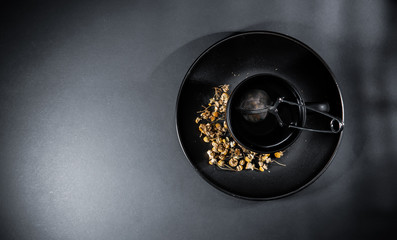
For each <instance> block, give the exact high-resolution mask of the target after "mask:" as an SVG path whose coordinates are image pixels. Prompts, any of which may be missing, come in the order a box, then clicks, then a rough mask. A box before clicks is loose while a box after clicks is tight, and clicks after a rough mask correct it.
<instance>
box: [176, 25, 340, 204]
mask: <svg viewBox="0 0 397 240" xmlns="http://www.w3.org/2000/svg"><path fill="white" fill-rule="evenodd" d="M256 75H270V76H274V77H275V79H280V81H285V82H288V83H289V84H290V85H292V86H295V88H296V89H297V92H298V93H299V95H300V96H301V98H302V99H304V100H305V102H326V103H328V104H329V114H331V115H333V116H336V117H338V118H339V119H341V120H342V121H343V102H342V96H341V93H340V91H339V87H338V85H337V83H336V81H335V78H334V76H333V74H332V72H331V70H330V68H329V67H328V66H327V64H326V63H325V62H324V61H323V60H322V59H321V57H320V56H319V55H318V54H316V53H315V52H314V51H313V50H312V49H311V48H309V47H308V46H307V45H305V44H303V43H302V42H300V41H298V40H296V39H294V38H292V37H290V36H286V35H283V34H280V33H274V32H245V33H239V34H235V35H233V36H230V37H228V38H226V39H223V40H221V41H219V42H217V43H215V44H214V45H212V46H211V47H209V48H208V49H207V50H206V51H205V52H204V53H202V54H201V55H200V56H199V57H198V58H197V59H196V61H195V62H194V63H193V65H192V66H191V67H190V69H189V70H188V72H187V73H186V75H185V78H184V80H183V82H182V84H181V87H180V90H179V95H178V99H177V105H176V128H177V133H178V137H179V141H180V143H181V146H182V149H183V151H184V153H185V155H186V157H187V158H188V159H189V161H190V163H191V164H192V166H193V167H194V168H195V169H196V170H197V172H198V173H199V174H200V175H201V176H202V177H203V178H204V179H205V180H207V181H208V183H210V184H212V185H213V186H214V187H216V188H218V189H220V190H222V191H223V192H226V193H228V194H231V195H233V196H237V197H241V198H245V199H252V200H268V199H275V198H280V197H283V196H287V195H290V194H292V193H295V192H297V191H299V190H301V189H303V188H304V187H306V186H308V185H309V184H310V183H312V182H314V181H315V180H316V179H317V178H318V177H319V176H320V175H321V174H322V173H323V172H324V171H325V169H326V168H327V166H328V165H329V164H330V163H331V160H332V158H333V157H334V155H335V153H336V150H337V148H338V146H339V144H340V141H341V138H342V132H338V133H336V134H324V133H316V132H309V131H302V132H301V133H300V135H299V136H298V137H294V138H295V140H294V142H293V144H291V145H290V146H289V147H288V148H287V149H286V151H285V152H284V156H283V157H282V158H281V159H280V162H282V163H284V164H286V167H283V166H278V165H271V166H270V168H269V171H270V172H257V171H249V170H247V171H241V172H229V171H223V170H220V169H218V168H217V167H216V166H210V165H209V164H208V156H207V154H206V151H207V150H208V149H209V148H210V146H209V144H208V143H204V142H203V141H202V139H200V133H199V131H198V126H197V124H195V118H196V117H197V111H199V110H200V109H201V106H202V105H205V104H207V103H208V99H209V98H210V97H212V96H213V94H214V93H213V87H215V86H219V85H222V84H229V85H230V89H231V91H233V90H234V89H235V87H236V86H237V85H238V84H240V83H241V82H243V81H244V80H245V79H247V78H250V77H251V76H256ZM292 95H293V94H292ZM305 121H306V125H308V126H311V124H313V123H316V122H319V121H318V119H317V117H315V119H313V116H312V115H310V114H307V115H306V120H305Z"/></svg>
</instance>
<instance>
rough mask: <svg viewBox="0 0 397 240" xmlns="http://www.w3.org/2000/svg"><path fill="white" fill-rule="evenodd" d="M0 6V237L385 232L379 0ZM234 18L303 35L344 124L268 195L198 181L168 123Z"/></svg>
mask: <svg viewBox="0 0 397 240" xmlns="http://www.w3.org/2000/svg"><path fill="white" fill-rule="evenodd" d="M0 11H1V21H0V27H1V32H0V34H1V35H0V53H1V54H0V159H1V162H0V188H1V189H0V190H1V194H2V195H1V198H0V223H1V225H0V230H1V239H167V238H168V239H258V238H266V239H335V238H337V239H358V238H360V239H373V238H376V239H380V238H382V239H386V238H389V239H392V238H393V239H394V238H395V237H396V233H395V230H394V227H395V222H397V205H396V203H397V187H396V186H397V178H396V176H395V173H396V171H397V163H396V157H397V148H396V147H395V146H396V145H397V125H396V124H395V122H396V120H397V111H396V110H397V102H396V101H397V91H396V89H397V82H396V77H395V76H396V75H397V68H396V65H397V45H396V44H395V43H396V42H397V28H396V27H395V25H396V22H397V18H396V17H397V6H396V4H395V3H394V1H348V0H346V1H299V2H298V1H292V0H291V1H244V2H237V1H228V2H225V1H221V2H215V1H206V0H202V1H196V2H192V1H172V0H170V1H150V2H149V1H129V2H127V1H125V2H119V1H112V2H110V1H109V2H105V1H90V2H68V3H65V4H63V3H52V2H39V3H36V4H27V3H15V4H14V6H8V5H7V4H4V3H3V4H2V7H1V10H0ZM246 30H270V31H277V32H282V33H285V34H288V35H291V36H293V37H296V38H297V39H299V40H301V41H303V42H304V43H306V44H308V45H309V46H310V47H312V48H313V49H314V50H315V51H316V52H317V53H319V55H320V56H321V57H322V58H323V59H324V60H325V61H326V62H327V63H328V64H329V66H330V68H331V69H332V71H333V72H334V74H335V76H336V79H337V81H338V84H339V86H340V88H341V92H342V95H343V97H344V104H345V123H346V128H345V130H344V136H343V139H342V144H341V147H340V149H339V151H338V153H337V154H336V157H335V159H334V161H333V162H332V164H331V165H330V167H329V168H328V170H327V171H326V172H325V173H324V174H323V175H322V176H321V177H320V178H319V179H318V180H317V181H316V182H315V183H314V184H312V185H310V186H309V187H308V188H306V189H304V190H303V191H300V192H299V193H297V194H294V195H292V196H290V197H287V198H283V199H279V200H274V201H266V202H252V201H247V200H243V199H237V198H234V197H231V196H229V195H226V194H224V193H222V192H220V191H218V190H216V189H215V188H213V187H211V186H210V185H209V184H208V183H206V182H205V181H204V180H203V179H202V178H201V177H200V176H199V175H198V174H197V173H196V172H195V171H194V169H193V168H192V167H191V166H190V164H189V162H188V160H187V159H186V158H185V156H184V155H183V152H182V149H181V147H180V146H179V143H178V139H177V135H176V131H175V111H174V110H175V103H176V97H177V93H178V90H179V86H180V83H181V81H182V79H183V77H184V75H185V73H186V71H187V70H188V68H189V66H190V65H191V63H192V62H193V61H194V60H195V59H196V58H197V56H198V55H199V54H200V53H201V52H202V51H204V50H205V49H206V48H207V47H208V46H210V45H211V44H213V43H214V42H216V41H218V40H220V39H222V38H224V37H226V36H228V35H230V34H231V33H234V32H237V31H246ZM302 151H304V149H302ZM386 236H388V237H386Z"/></svg>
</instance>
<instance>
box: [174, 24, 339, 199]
mask: <svg viewBox="0 0 397 240" xmlns="http://www.w3.org/2000/svg"><path fill="white" fill-rule="evenodd" d="M254 34H263V35H275V36H278V37H282V38H285V39H288V40H291V41H293V42H296V43H297V44H299V45H300V46H302V47H304V48H305V49H307V50H308V51H309V52H311V53H312V54H313V55H314V56H315V57H316V58H317V59H318V60H320V62H321V63H322V64H323V66H325V68H326V69H327V70H328V72H329V73H330V75H331V77H332V80H333V81H334V84H335V86H336V88H337V90H338V94H339V98H340V104H341V110H342V112H341V113H342V114H341V115H342V116H341V120H342V122H343V123H344V122H345V107H344V104H343V97H342V93H341V90H340V87H339V85H338V83H337V82H336V77H335V74H334V73H333V72H332V71H331V68H330V67H329V66H328V64H327V63H326V62H325V61H324V60H323V59H322V57H320V55H318V54H317V53H316V52H315V51H314V50H313V49H312V48H310V47H309V46H307V45H306V44H305V43H303V42H301V41H299V40H297V39H295V38H293V37H291V36H289V35H286V34H283V33H278V32H274V31H246V32H237V33H235V34H231V35H230V36H228V37H226V38H223V39H221V40H219V41H217V42H215V43H214V44H212V45H211V46H209V47H208V48H207V49H206V50H204V51H203V52H202V53H201V54H200V55H199V56H198V57H197V58H196V59H195V61H194V62H193V63H192V64H191V66H190V67H189V69H188V71H187V72H186V74H185V76H184V78H183V81H182V83H181V84H180V87H179V90H178V96H177V100H176V105H175V115H174V117H175V128H176V133H177V137H178V141H179V144H180V146H181V148H182V151H183V154H184V155H185V157H186V158H187V159H188V160H189V163H190V165H191V166H192V167H193V169H194V170H195V172H196V173H198V175H199V176H200V177H201V178H203V179H204V180H205V181H206V182H207V183H209V184H210V185H211V186H213V187H214V188H216V189H218V190H220V191H221V192H223V193H225V194H227V195H230V196H233V197H237V198H240V199H245V200H251V201H269V200H276V199H280V198H285V197H287V196H290V195H293V194H295V193H297V192H300V191H301V190H303V189H305V188H306V187H308V186H309V185H311V184H313V183H314V182H315V181H316V180H317V179H318V178H319V177H320V176H321V175H322V174H323V173H324V172H325V171H326V170H327V169H328V167H329V166H330V164H331V163H332V161H333V159H334V157H335V155H336V153H337V150H338V149H339V147H340V144H341V142H342V138H343V132H344V131H343V130H342V131H341V132H339V133H338V134H339V139H338V143H337V144H336V146H335V149H334V151H333V153H332V155H331V156H330V158H329V160H328V161H327V163H326V164H325V166H324V167H323V169H322V170H321V171H320V172H319V173H318V174H317V175H316V176H315V177H314V178H312V179H311V180H310V181H308V182H307V183H305V184H304V185H302V186H301V187H299V188H297V189H295V190H293V191H290V192H287V193H284V194H281V195H277V196H273V197H264V198H261V197H247V196H243V195H239V194H235V193H232V192H230V191H227V190H225V189H223V188H221V187H220V186H218V185H216V184H215V183H213V182H212V181H211V180H210V179H208V178H207V177H206V176H205V175H204V174H203V173H202V172H201V171H200V170H199V169H198V168H197V167H196V166H194V164H193V163H192V161H191V160H190V158H189V157H188V155H187V153H186V150H185V146H184V144H183V142H182V140H181V138H180V132H179V124H178V122H179V121H178V105H179V99H180V96H181V92H182V88H183V86H184V84H185V82H186V81H187V77H188V76H189V75H190V72H191V71H192V69H193V68H194V66H195V65H196V64H197V62H199V61H200V60H201V58H202V57H203V56H204V55H205V54H207V53H208V52H209V51H211V50H212V49H213V48H215V47H216V46H218V45H219V44H222V43H223V42H225V41H228V40H230V39H232V38H235V37H240V36H246V35H254Z"/></svg>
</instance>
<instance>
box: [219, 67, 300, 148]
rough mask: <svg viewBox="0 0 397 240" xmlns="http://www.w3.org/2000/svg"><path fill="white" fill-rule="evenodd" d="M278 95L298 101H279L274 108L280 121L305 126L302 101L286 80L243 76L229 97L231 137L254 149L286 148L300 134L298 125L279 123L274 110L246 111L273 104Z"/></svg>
mask: <svg viewBox="0 0 397 240" xmlns="http://www.w3.org/2000/svg"><path fill="white" fill-rule="evenodd" d="M279 98H283V99H285V100H288V101H290V102H294V103H297V104H299V105H300V106H291V105H288V104H280V105H279V106H278V107H277V110H276V111H277V113H278V115H279V116H280V118H281V119H282V121H283V122H284V123H287V124H288V125H294V126H304V125H305V120H306V109H305V108H304V107H302V106H303V105H304V101H303V99H302V97H301V96H300V94H299V92H298V91H297V90H296V88H295V87H294V86H293V85H292V84H291V83H290V82H288V81H287V80H285V79H283V78H280V77H278V76H275V75H270V74H260V75H254V76H252V77H249V78H247V79H245V80H243V81H242V82H241V83H239V84H238V85H237V86H236V87H235V88H234V90H233V92H232V93H231V95H230V98H229V101H228V106H227V110H226V121H227V125H228V128H229V130H230V132H231V135H232V137H233V138H234V139H235V140H236V141H237V142H238V143H239V144H240V145H241V146H243V147H244V148H246V149H248V150H251V151H255V152H260V153H272V152H277V151H281V150H285V149H286V148H288V147H289V146H290V145H291V144H292V143H294V142H295V140H296V139H297V138H298V137H299V135H300V133H301V131H302V130H301V129H296V128H290V127H286V126H281V125H280V122H279V121H278V120H277V118H276V115H274V114H269V113H266V112H261V113H255V114H252V113H247V111H246V110H256V109H260V108H262V109H263V108H264V107H265V106H272V105H274V104H275V102H276V101H277V99H279Z"/></svg>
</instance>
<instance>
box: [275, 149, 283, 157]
mask: <svg viewBox="0 0 397 240" xmlns="http://www.w3.org/2000/svg"><path fill="white" fill-rule="evenodd" d="M283 155H284V153H283V152H282V151H280V152H275V153H274V156H275V157H276V158H281V157H282V156H283Z"/></svg>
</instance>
